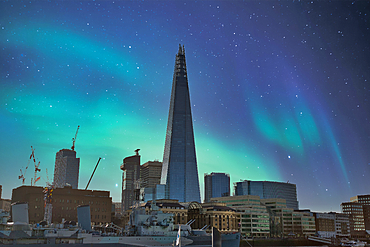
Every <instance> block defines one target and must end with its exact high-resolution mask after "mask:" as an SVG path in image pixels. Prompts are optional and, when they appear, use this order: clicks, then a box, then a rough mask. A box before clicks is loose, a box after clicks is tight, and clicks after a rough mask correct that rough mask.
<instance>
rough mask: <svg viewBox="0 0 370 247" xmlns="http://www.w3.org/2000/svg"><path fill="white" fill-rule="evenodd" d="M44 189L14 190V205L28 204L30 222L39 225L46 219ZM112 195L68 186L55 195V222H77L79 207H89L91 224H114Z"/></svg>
mask: <svg viewBox="0 0 370 247" xmlns="http://www.w3.org/2000/svg"><path fill="white" fill-rule="evenodd" d="M43 191H44V188H43V187H36V186H20V187H18V188H15V189H13V192H12V203H14V202H27V203H28V210H29V213H28V215H29V222H30V223H37V222H40V221H42V220H43V219H44V213H45V209H44V205H45V203H44V192H43ZM109 194H110V192H109V191H97V190H94V191H93V190H78V189H72V187H69V186H65V187H64V188H56V189H54V190H53V192H52V199H51V203H52V222H53V223H60V222H62V220H63V219H64V220H66V221H76V222H77V207H78V206H82V205H90V214H91V222H92V224H94V225H99V224H105V223H110V222H111V211H112V198H111V197H110V196H109Z"/></svg>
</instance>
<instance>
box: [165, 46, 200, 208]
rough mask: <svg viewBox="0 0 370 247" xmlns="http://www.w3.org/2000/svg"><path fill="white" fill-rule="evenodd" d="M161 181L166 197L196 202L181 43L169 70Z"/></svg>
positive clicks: (189, 113)
mask: <svg viewBox="0 0 370 247" xmlns="http://www.w3.org/2000/svg"><path fill="white" fill-rule="evenodd" d="M161 184H165V185H166V186H165V197H166V198H167V199H176V200H179V202H191V201H197V202H200V191H199V178H198V167H197V158H196V154H195V144H194V133H193V120H192V116H191V107H190V96H189V86H188V77H187V72H186V62H185V48H184V46H182V47H181V45H180V46H179V51H178V53H177V55H176V62H175V69H174V73H173V82H172V92H171V101H170V110H169V114H168V123H167V132H166V143H165V147H164V154H163V166H162V174H161Z"/></svg>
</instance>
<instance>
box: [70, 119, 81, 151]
mask: <svg viewBox="0 0 370 247" xmlns="http://www.w3.org/2000/svg"><path fill="white" fill-rule="evenodd" d="M79 128H80V125H78V126H77V130H76V134H75V137H74V138H72V147H71V149H72V151H75V142H76V139H77V133H78V129H79Z"/></svg>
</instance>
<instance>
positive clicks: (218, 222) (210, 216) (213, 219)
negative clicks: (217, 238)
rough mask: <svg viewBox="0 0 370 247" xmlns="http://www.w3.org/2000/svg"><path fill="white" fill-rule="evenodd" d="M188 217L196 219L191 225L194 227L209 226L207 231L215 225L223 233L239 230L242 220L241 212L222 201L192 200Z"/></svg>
mask: <svg viewBox="0 0 370 247" xmlns="http://www.w3.org/2000/svg"><path fill="white" fill-rule="evenodd" d="M188 219H189V220H195V221H194V222H193V223H192V225H191V226H192V228H193V229H201V228H203V227H205V226H208V228H207V231H211V230H212V227H215V228H217V229H218V230H219V231H220V232H222V233H230V232H236V231H238V226H239V221H240V217H239V213H237V212H236V210H235V209H233V208H231V207H228V206H226V205H225V203H220V202H209V203H198V202H191V203H190V204H189V207H188Z"/></svg>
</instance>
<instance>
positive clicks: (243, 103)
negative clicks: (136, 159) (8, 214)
mask: <svg viewBox="0 0 370 247" xmlns="http://www.w3.org/2000/svg"><path fill="white" fill-rule="evenodd" d="M0 27H1V28H0V33H1V35H0V42H1V49H0V58H1V63H0V64H1V73H0V74H1V84H0V136H1V144H0V157H1V163H0V167H1V170H0V184H2V185H3V198H10V197H11V190H12V189H13V188H15V187H18V186H21V185H22V181H21V180H20V179H18V176H19V175H20V174H21V172H20V169H22V170H25V167H26V166H27V164H28V163H29V168H28V170H27V172H26V174H25V177H26V181H25V184H26V185H30V183H31V178H32V177H34V172H33V171H34V167H33V166H34V164H33V161H32V162H29V156H30V154H31V146H33V148H34V149H35V157H36V159H37V162H38V161H40V167H39V168H41V172H39V173H38V174H37V176H41V179H40V180H39V181H38V182H37V183H36V185H39V186H44V185H45V183H46V181H47V174H46V169H47V170H48V177H49V181H50V182H51V181H52V180H53V173H54V162H55V154H56V152H57V151H59V150H60V149H63V148H71V146H72V138H73V137H74V135H75V133H76V129H77V126H78V125H80V126H81V127H80V129H79V132H78V136H77V140H76V144H75V146H76V148H75V150H76V151H77V157H80V158H81V163H80V179H79V187H80V188H81V189H84V188H85V186H86V184H87V182H88V180H89V178H90V176H91V174H92V171H93V169H94V167H95V165H96V162H97V161H98V159H99V157H102V160H101V162H100V164H99V166H98V168H97V171H96V173H95V175H94V178H93V179H92V181H91V183H90V185H89V189H94V190H96V189H97V190H109V191H111V196H112V198H113V201H115V202H117V201H120V197H121V192H120V191H121V182H122V171H121V170H120V165H121V163H122V160H123V158H125V157H127V156H130V155H134V154H135V153H134V150H135V149H137V148H139V149H141V150H140V155H141V162H142V163H144V162H147V161H151V160H159V161H162V159H163V151H164V142H165V132H166V126H167V118H168V109H169V103H170V94H171V86H172V76H173V69H174V64H175V55H176V53H177V51H178V46H179V44H180V43H181V44H183V45H185V52H186V62H187V69H188V79H189V88H190V97H191V104H192V114H193V121H194V133H195V144H196V151H197V158H198V172H199V179H200V184H201V195H202V197H204V191H203V183H204V173H211V172H226V173H229V174H230V177H231V182H232V183H233V182H237V181H240V180H244V179H248V180H269V181H278V182H287V181H289V182H290V183H294V184H296V185H297V193H298V200H299V206H300V208H301V209H311V210H313V211H323V212H328V211H337V212H340V204H341V203H342V202H345V201H349V200H350V197H352V196H355V195H358V194H369V193H370V179H369V176H370V150H369V149H370V119H369V118H370V105H369V96H370V91H369V90H370V85H369V80H370V78H369V77H370V75H369V74H370V68H369V67H370V51H369V44H370V30H369V28H370V4H369V2H365V1H332V2H329V1H254V0H250V1H175V0H173V1H81V2H78V1H50V2H48V1H3V2H1V3H0Z"/></svg>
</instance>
